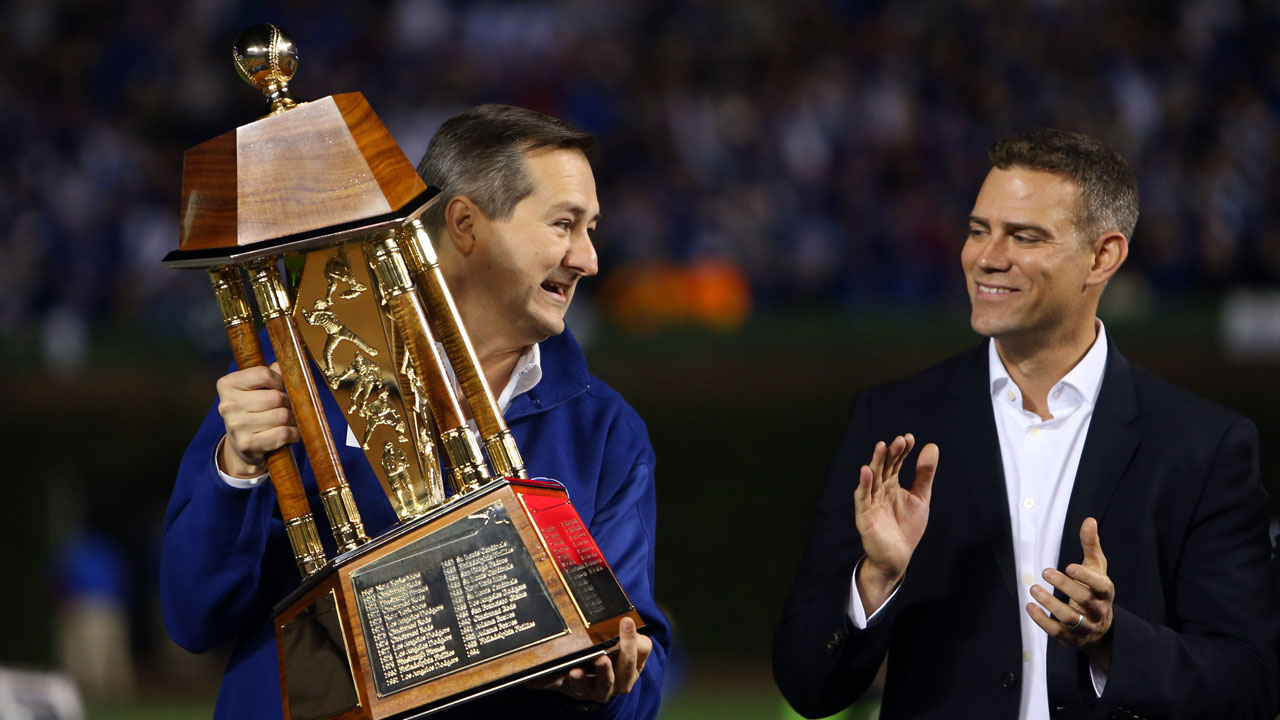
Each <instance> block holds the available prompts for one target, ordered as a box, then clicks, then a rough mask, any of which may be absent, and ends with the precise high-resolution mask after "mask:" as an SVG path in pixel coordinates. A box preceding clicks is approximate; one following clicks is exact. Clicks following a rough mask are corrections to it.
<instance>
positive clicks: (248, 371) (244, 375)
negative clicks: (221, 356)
mask: <svg viewBox="0 0 1280 720" xmlns="http://www.w3.org/2000/svg"><path fill="white" fill-rule="evenodd" d="M272 367H274V368H277V369H275V370H273V369H272V368H268V367H263V366H262V365H256V366H254V367H248V368H244V369H242V370H236V371H235V372H231V373H227V374H226V375H223V376H222V377H221V378H219V379H218V390H219V392H221V391H222V389H223V388H224V387H225V388H227V389H231V390H259V389H262V388H272V389H275V390H284V379H283V378H281V377H280V372H279V370H278V365H273V366H272Z"/></svg>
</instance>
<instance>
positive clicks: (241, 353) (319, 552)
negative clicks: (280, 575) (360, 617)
mask: <svg viewBox="0 0 1280 720" xmlns="http://www.w3.org/2000/svg"><path fill="white" fill-rule="evenodd" d="M209 279H210V280H211V281H212V282H213V291H214V294H215V295H216V296H217V298H218V308H219V309H220V310H221V311H222V321H223V323H224V324H225V325H226V328H227V337H228V338H229V339H230V340H231V350H232V353H233V354H234V355H235V359H236V367H239V368H242V369H243V368H250V367H260V366H263V365H266V364H267V360H266V357H265V356H264V355H263V354H262V346H261V345H259V344H258V334H257V333H256V332H255V331H254V327H253V312H252V311H251V310H250V309H249V303H248V301H247V299H246V298H245V294H244V288H243V286H242V285H241V284H240V272H239V271H238V270H237V269H236V268H234V267H218V268H214V269H212V270H209ZM267 470H268V472H270V474H271V484H272V486H274V487H275V490H276V500H277V502H278V503H279V505H280V515H281V517H282V518H284V529H285V532H286V533H287V534H288V536H289V545H290V547H292V548H293V557H294V560H295V561H296V562H297V563H298V571H299V572H301V573H302V577H304V578H307V577H310V576H312V575H314V574H315V573H316V571H317V570H319V569H320V568H322V567H324V565H325V557H324V548H323V547H322V546H321V545H320V534H319V533H318V532H317V531H316V521H315V518H314V517H313V516H312V515H311V506H310V505H309V504H308V503H307V493H306V491H305V490H303V488H302V478H301V476H300V475H299V474H298V466H297V464H296V463H294V461H293V455H292V454H291V453H290V452H289V449H288V448H278V449H276V450H272V451H271V452H269V453H267Z"/></svg>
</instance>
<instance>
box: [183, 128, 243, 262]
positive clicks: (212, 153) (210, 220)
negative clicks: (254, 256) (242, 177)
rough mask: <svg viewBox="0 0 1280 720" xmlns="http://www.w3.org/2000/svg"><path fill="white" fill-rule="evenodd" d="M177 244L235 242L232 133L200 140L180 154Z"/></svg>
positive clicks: (187, 246)
mask: <svg viewBox="0 0 1280 720" xmlns="http://www.w3.org/2000/svg"><path fill="white" fill-rule="evenodd" d="M179 222H180V225H181V234H180V240H179V242H178V248H179V249H181V250H205V249H208V248H222V247H234V246H235V245H236V134H235V132H229V133H225V134H222V135H219V136H218V137H216V138H214V139H212V140H208V141H206V142H203V143H200V144H199V145H196V146H195V147H193V148H190V149H189V150H187V152H186V154H184V155H183V157H182V209H181V212H180V213H179Z"/></svg>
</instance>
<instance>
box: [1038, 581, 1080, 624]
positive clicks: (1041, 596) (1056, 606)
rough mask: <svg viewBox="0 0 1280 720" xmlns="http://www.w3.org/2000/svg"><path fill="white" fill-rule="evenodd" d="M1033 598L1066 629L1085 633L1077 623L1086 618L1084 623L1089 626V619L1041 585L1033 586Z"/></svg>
mask: <svg viewBox="0 0 1280 720" xmlns="http://www.w3.org/2000/svg"><path fill="white" fill-rule="evenodd" d="M1031 597H1033V598H1035V599H1036V602H1038V603H1040V605H1041V607H1043V608H1044V609H1045V610H1047V611H1049V613H1050V614H1051V615H1053V617H1054V619H1056V620H1057V621H1058V623H1059V624H1061V625H1062V626H1063V627H1064V628H1070V629H1071V630H1072V631H1081V632H1083V631H1084V630H1083V627H1084V626H1083V625H1077V621H1078V620H1080V619H1081V618H1084V622H1085V624H1087V623H1088V621H1089V618H1088V617H1087V616H1086V615H1085V614H1084V613H1083V612H1081V611H1080V610H1077V609H1075V608H1073V607H1071V606H1070V605H1068V604H1066V603H1064V602H1062V601H1061V600H1059V599H1058V598H1056V597H1054V596H1053V593H1051V592H1049V591H1048V590H1045V589H1044V588H1043V587H1040V586H1039V585H1032V586H1031Z"/></svg>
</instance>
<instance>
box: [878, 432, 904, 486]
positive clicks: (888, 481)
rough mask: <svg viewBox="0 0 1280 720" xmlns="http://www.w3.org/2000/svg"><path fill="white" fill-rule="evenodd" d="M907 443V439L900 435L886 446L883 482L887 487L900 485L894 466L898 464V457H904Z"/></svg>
mask: <svg viewBox="0 0 1280 720" xmlns="http://www.w3.org/2000/svg"><path fill="white" fill-rule="evenodd" d="M905 444H906V441H905V440H903V439H902V436H901V435H899V436H897V437H895V438H894V439H893V441H892V442H890V443H889V445H888V447H886V448H885V456H884V471H883V473H882V478H881V482H882V483H883V484H884V485H885V486H886V487H896V486H897V485H898V476H897V474H896V473H895V472H894V468H895V467H897V466H898V459H899V458H901V457H902V447H903V446H904V445H905Z"/></svg>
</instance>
